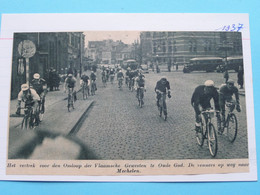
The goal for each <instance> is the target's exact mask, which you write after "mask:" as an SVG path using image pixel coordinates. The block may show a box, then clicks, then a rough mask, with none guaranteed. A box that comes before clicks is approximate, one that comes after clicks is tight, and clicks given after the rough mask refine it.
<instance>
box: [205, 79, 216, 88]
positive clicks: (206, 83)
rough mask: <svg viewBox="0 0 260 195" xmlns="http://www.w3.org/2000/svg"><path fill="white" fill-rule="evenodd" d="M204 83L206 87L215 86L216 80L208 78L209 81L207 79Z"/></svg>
mask: <svg viewBox="0 0 260 195" xmlns="http://www.w3.org/2000/svg"><path fill="white" fill-rule="evenodd" d="M204 85H205V86H206V87H214V81H212V80H207V81H205V83H204Z"/></svg>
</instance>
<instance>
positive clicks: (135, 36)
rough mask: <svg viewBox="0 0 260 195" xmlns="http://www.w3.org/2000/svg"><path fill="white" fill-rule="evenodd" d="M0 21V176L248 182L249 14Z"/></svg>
mask: <svg viewBox="0 0 260 195" xmlns="http://www.w3.org/2000/svg"><path fill="white" fill-rule="evenodd" d="M2 18H3V20H2V27H1V38H0V40H1V43H2V44H1V45H3V47H2V48H1V50H3V53H4V55H1V61H2V66H1V67H2V68H1V74H2V75H1V81H2V82H1V83H2V84H1V86H2V87H3V88H4V89H5V90H4V92H5V94H1V96H2V97H3V98H1V99H3V100H5V102H2V103H1V108H2V116H1V119H0V120H1V129H2V132H3V133H2V135H1V141H2V142H1V146H2V147H1V148H2V151H1V154H0V155H1V170H0V172H1V176H0V178H1V179H3V180H46V181H252V180H256V179H257V176H256V149H255V127H254V109H253V108H254V105H253V87H252V67H251V53H250V52H251V51H250V34H249V19H248V15H247V14H37V15H35V14H21V15H16V14H6V15H3V16H2ZM21 24H22V25H21Z"/></svg>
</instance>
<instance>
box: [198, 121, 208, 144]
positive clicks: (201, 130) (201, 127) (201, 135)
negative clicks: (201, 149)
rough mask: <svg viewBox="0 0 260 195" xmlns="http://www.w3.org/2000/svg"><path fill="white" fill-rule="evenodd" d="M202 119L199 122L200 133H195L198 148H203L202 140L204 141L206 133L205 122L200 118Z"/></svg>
mask: <svg viewBox="0 0 260 195" xmlns="http://www.w3.org/2000/svg"><path fill="white" fill-rule="evenodd" d="M201 117H202V118H203V119H202V120H201V121H200V131H197V132H196V140H197V143H198V144H199V146H203V144H204V139H205V136H204V134H205V132H206V121H205V119H204V117H203V116H201Z"/></svg>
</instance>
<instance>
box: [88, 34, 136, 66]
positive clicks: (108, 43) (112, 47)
mask: <svg viewBox="0 0 260 195" xmlns="http://www.w3.org/2000/svg"><path fill="white" fill-rule="evenodd" d="M131 48H132V47H131V46H130V45H127V44H125V43H123V42H122V41H113V40H111V39H108V40H103V41H89V42H88V48H87V54H86V55H87V56H88V58H89V59H92V60H93V61H94V62H96V63H98V64H99V63H102V64H121V63H122V62H123V60H126V59H129V58H130V54H131Z"/></svg>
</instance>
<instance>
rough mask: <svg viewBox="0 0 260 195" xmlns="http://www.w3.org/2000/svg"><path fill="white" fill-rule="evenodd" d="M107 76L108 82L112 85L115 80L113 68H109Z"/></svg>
mask: <svg viewBox="0 0 260 195" xmlns="http://www.w3.org/2000/svg"><path fill="white" fill-rule="evenodd" d="M109 76H110V82H111V83H113V81H114V78H115V69H114V68H110V71H109Z"/></svg>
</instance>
